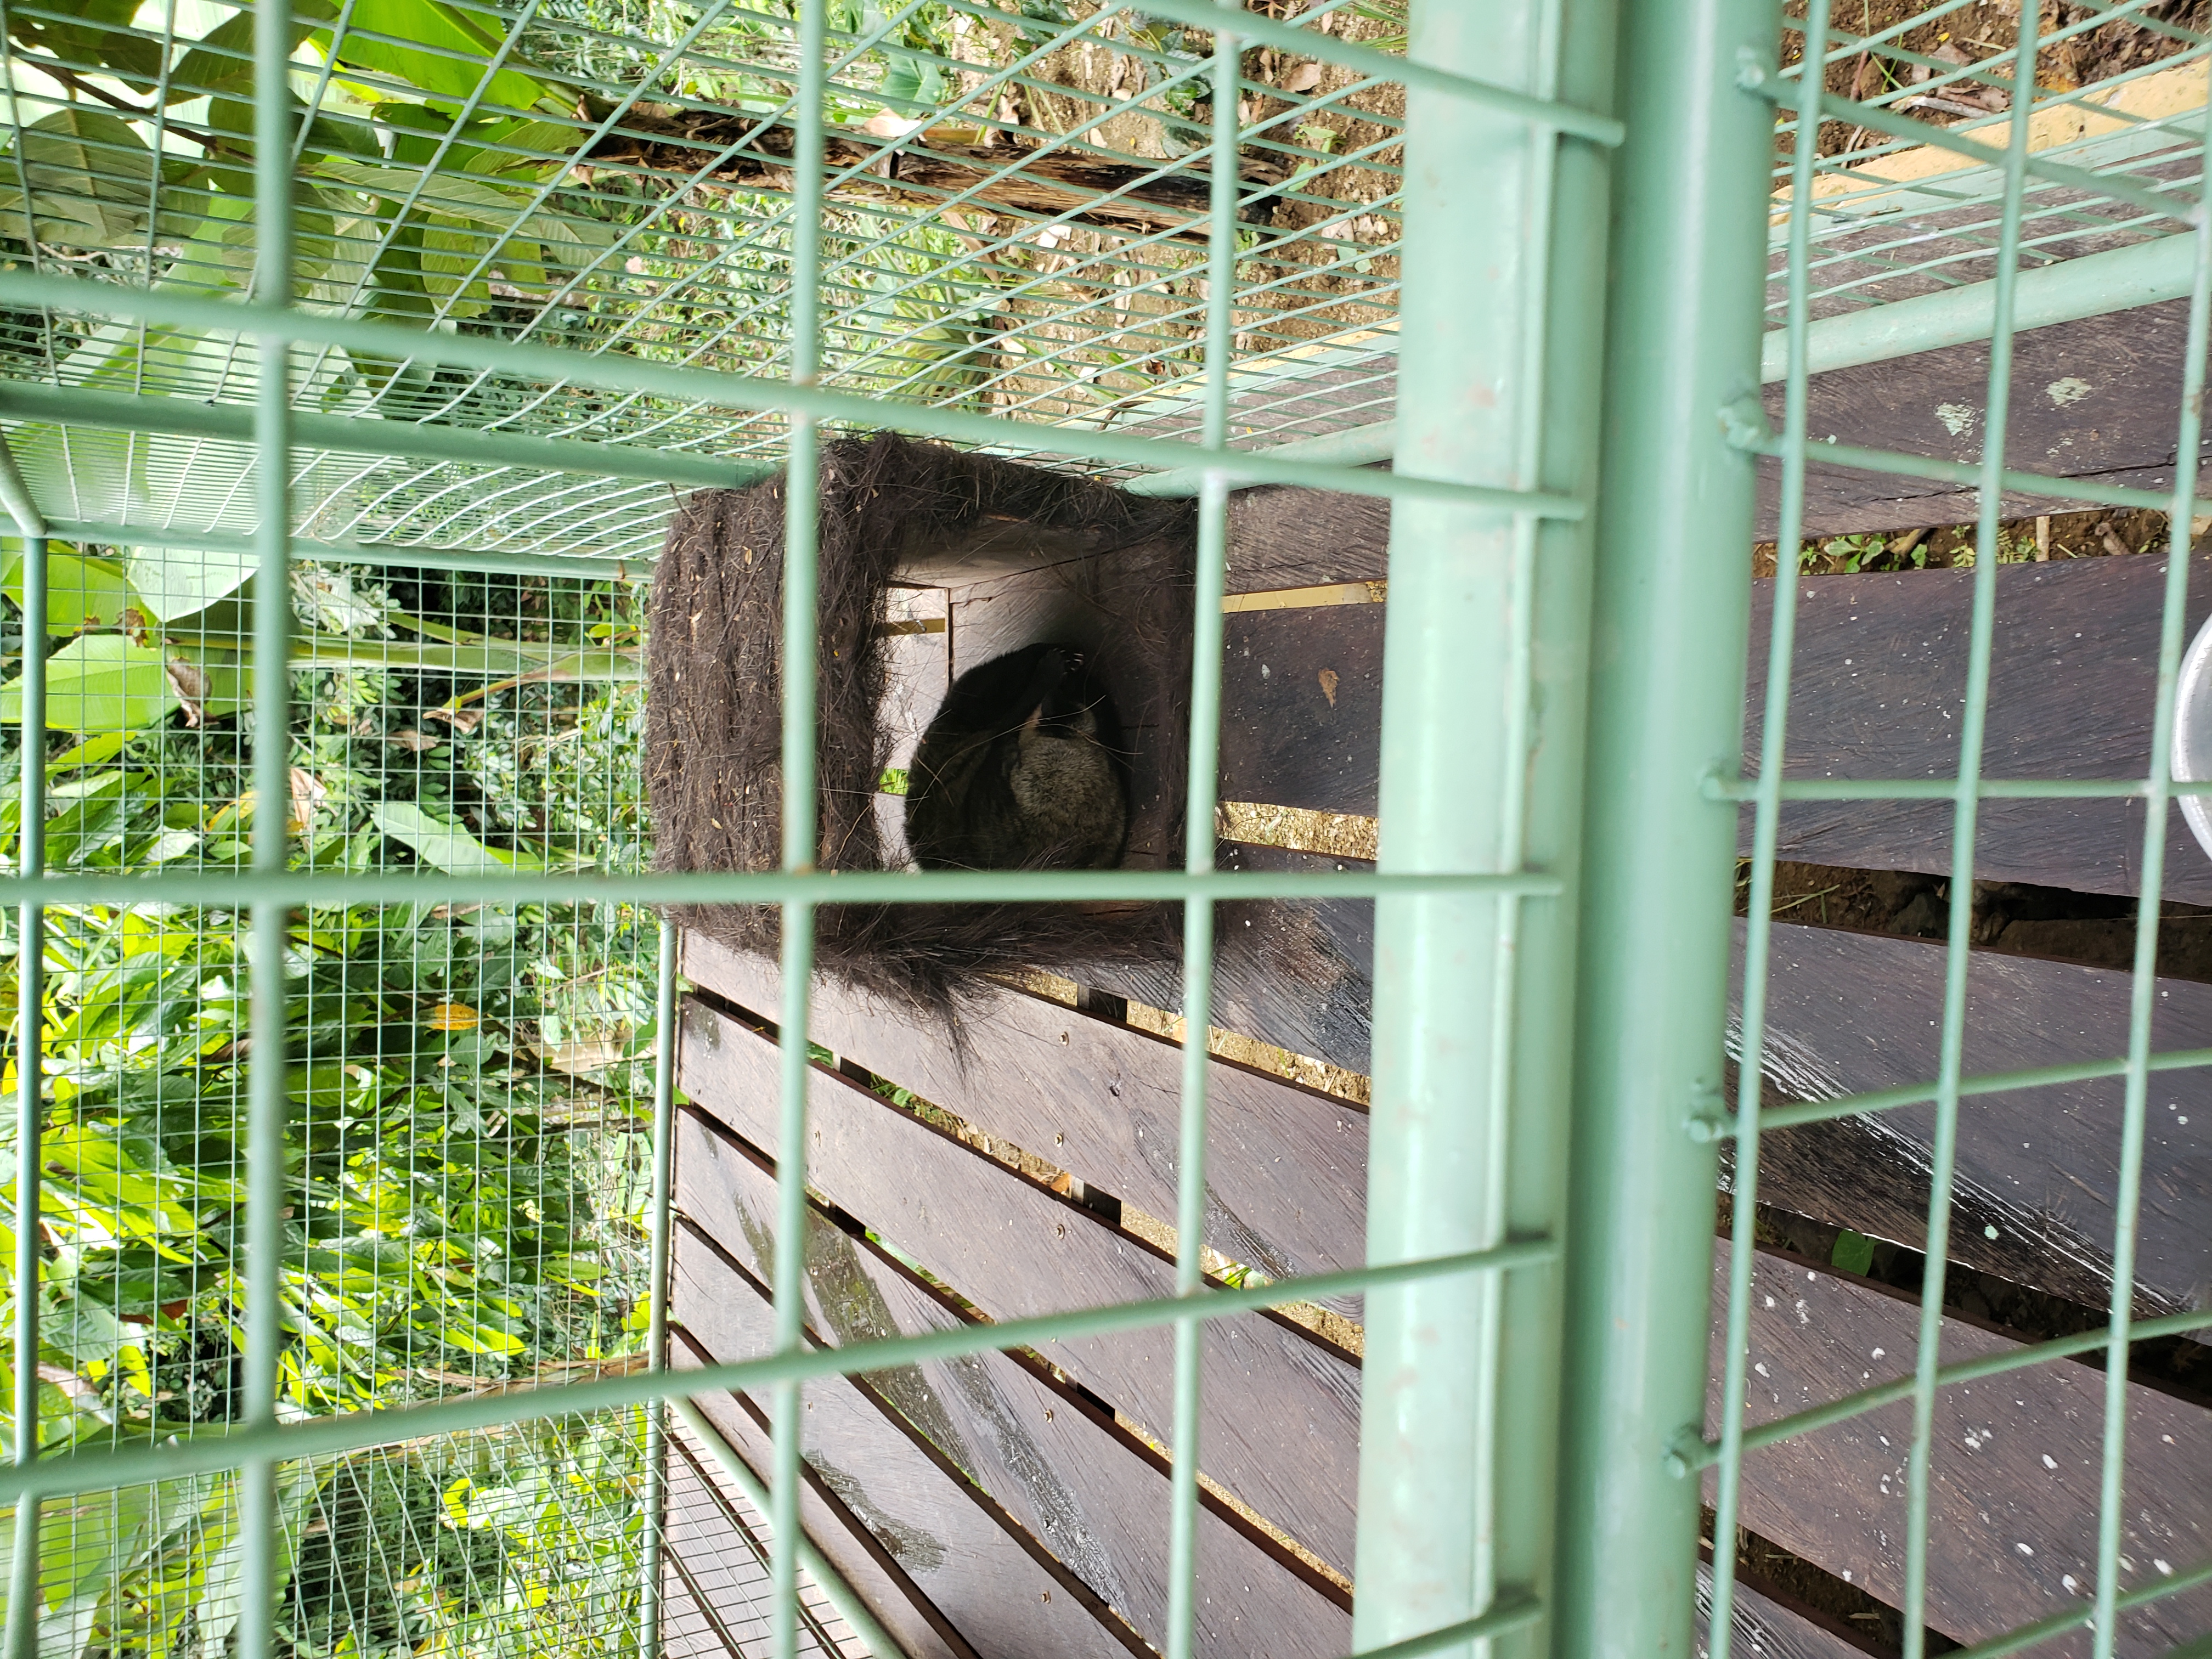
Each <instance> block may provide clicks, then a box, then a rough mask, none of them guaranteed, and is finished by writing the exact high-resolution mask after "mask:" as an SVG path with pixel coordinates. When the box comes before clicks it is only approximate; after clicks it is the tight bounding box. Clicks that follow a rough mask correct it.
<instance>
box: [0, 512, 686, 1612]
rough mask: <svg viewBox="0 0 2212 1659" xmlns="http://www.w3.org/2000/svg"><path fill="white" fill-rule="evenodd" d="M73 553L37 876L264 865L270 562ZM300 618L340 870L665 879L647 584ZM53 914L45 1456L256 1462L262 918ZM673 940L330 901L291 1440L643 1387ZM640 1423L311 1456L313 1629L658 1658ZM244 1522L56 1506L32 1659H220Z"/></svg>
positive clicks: (53, 673)
mask: <svg viewBox="0 0 2212 1659" xmlns="http://www.w3.org/2000/svg"><path fill="white" fill-rule="evenodd" d="M22 565H23V555H22V553H21V550H20V549H19V550H17V552H16V554H15V563H14V564H13V565H11V567H10V568H11V569H12V570H15V572H16V573H17V576H16V586H15V588H14V589H13V590H12V591H13V592H14V593H15V596H16V597H17V599H18V600H19V601H20V599H21V594H22V586H21V568H22ZM46 567H47V587H46V601H47V603H46V621H47V626H48V628H49V629H50V631H51V636H52V649H51V650H50V652H49V653H48V655H47V657H46V680H47V683H46V693H47V697H46V714H47V720H48V726H49V735H48V737H47V738H46V744H45V754H46V780H47V782H46V804H47V809H48V816H47V817H46V821H45V823H44V827H43V832H42V834H41V833H40V832H38V831H33V832H32V833H33V835H37V836H39V838H40V843H41V845H40V852H41V853H42V854H43V859H44V862H45V865H46V868H47V869H48V870H49V871H50V872H57V873H59V872H82V873H89V872H112V873H115V874H119V875H137V874H143V873H150V872H166V873H176V872H185V871H194V872H220V871H231V870H236V869H238V868H239V867H240V865H241V864H242V863H244V862H245V861H246V860H247V858H248V857H249V846H248V842H249V841H250V838H251V836H252V825H253V820H254V817H255V811H256V805H257V798H256V793H255V788H254V780H253V777H252V770H251V768H252V755H251V752H250V750H251V747H252V730H251V720H250V716H248V715H245V714H241V710H242V708H246V706H247V705H249V704H250V701H251V699H252V695H253V688H252V675H251V670H250V667H249V666H247V665H246V662H245V660H244V659H245V658H246V649H245V647H246V646H247V645H248V644H249V642H250V636H251V632H252V616H251V611H252V605H254V603H255V601H256V596H255V595H254V594H253V592H252V590H251V589H250V588H248V587H244V586H241V579H242V578H243V577H244V576H245V574H246V570H245V569H243V568H241V565H240V562H239V561H235V560H222V559H220V558H216V557H211V556H201V555H199V554H182V553H178V552H174V551H172V550H158V549H157V550H148V549H143V548H138V549H127V550H125V549H108V548H95V547H93V546H90V545H85V544H64V543H60V542H55V543H52V544H50V545H49V546H48V548H47V550H46ZM288 597H289V599H290V602H291V606H292V610H293V613H294V619H295V633H294V637H293V641H292V647H291V670H292V689H293V694H294V695H293V703H292V716H291V719H290V720H289V742H288V745H287V747H288V750H289V755H288V765H287V768H286V771H285V778H286V793H285V795H284V797H283V800H282V810H283V811H285V812H286V813H287V815H288V817H289V824H288V829H289V833H290V835H291V836H292V837H293V838H294V845H295V849H296V851H295V856H296V858H297V859H298V860H299V862H300V864H301V866H303V867H306V868H307V869H310V870H325V871H356V872H368V871H377V870H393V871H398V870H406V869H414V870H422V871H426V872H447V873H466V872H472V871H478V870H486V869H490V870H502V871H503V870H508V869H520V870H529V869H538V868H549V867H550V868H571V867H596V868H603V869H607V870H616V871H619V870H623V869H634V868H636V867H638V866H639V865H640V863H641V860H642V858H643V856H644V853H645V848H646V830H645V825H644V823H643V822H642V813H641V799H640V789H639V785H638V781H637V774H636V771H635V767H634V766H633V765H631V764H629V763H628V761H627V758H626V757H628V756H629V754H630V753H631V752H632V751H633V750H634V749H635V740H636V730H637V724H638V720H639V718H640V713H641V695H640V689H639V687H638V686H637V684H635V667H634V659H635V639H636V617H635V599H634V596H633V594H632V592H631V590H630V589H629V587H627V586H623V585H622V584H619V583H614V582H597V583H592V582H581V581H575V580H546V579H544V578H531V577H523V578H516V577H511V576H501V575H497V574H492V575H484V574H471V573H466V572H449V571H439V570H411V569H406V568H398V567H391V566H385V567H379V568H365V567H356V568H350V569H349V568H342V567H337V566H317V565H305V564H302V565H299V566H295V568H294V571H293V573H292V586H291V592H290V593H289V596H288ZM9 689H10V692H11V694H12V695H14V696H15V697H16V699H17V706H16V707H15V708H11V709H10V711H9V712H10V714H12V715H13V716H14V717H15V719H16V720H18V721H20V720H21V717H22V716H21V707H20V703H21V689H20V685H17V686H11V687H10V688H9ZM9 764H10V769H11V772H12V773H15V774H17V775H20V771H21V765H22V759H21V750H18V751H17V752H16V754H15V757H12V758H11V760H10V763H9ZM8 811H9V825H8V834H9V842H10V844H11V846H12V845H15V844H16V842H17V837H18V835H19V832H20V831H21V816H20V802H19V801H18V800H16V799H14V798H12V797H11V799H10V802H9V808H8ZM15 920H16V919H15V915H14V914H13V913H10V916H9V934H8V949H9V951H11V952H15V951H20V950H21V932H20V929H19V928H18V927H16V926H15ZM40 933H41V941H40V942H41V947H42V952H43V957H44V961H45V967H46V972H45V976H44V996H43V1014H42V1024H43V1027H44V1034H43V1042H42V1054H41V1069H42V1072H43V1075H44V1088H43V1095H44V1113H45V1115H44V1122H43V1125H42V1131H43V1133H42V1136H41V1141H40V1158H41V1166H42V1169H43V1171H44V1174H45V1183H44V1192H43V1194H42V1213H41V1217H40V1236H41V1237H42V1239H43V1241H44V1244H45V1255H46V1261H45V1264H44V1267H43V1270H42V1272H41V1274H40V1284H39V1286H38V1289H37V1291H36V1292H35V1296H36V1306H37V1309H38V1315H39V1330H40V1349H39V1353H38V1356H37V1361H36V1365H37V1370H36V1377H37V1392H36V1396H35V1397H36V1400H37V1402H38V1422H39V1434H40V1444H41V1445H42V1447H43V1448H44V1449H45V1450H46V1455H57V1454H61V1453H65V1452H68V1451H70V1450H81V1449H88V1448H92V1447H96V1446H121V1445H129V1444H141V1445H143V1444H146V1443H166V1442H167V1441H169V1440H170V1439H171V1437H181V1438H185V1439H190V1438H192V1437H197V1436H203V1435H205V1434H207V1433H210V1432H211V1431H220V1430H221V1429H222V1427H223V1426H224V1425H229V1424H234V1423H236V1422H237V1421H239V1420H240V1418H241V1417H242V1416H243V1415H245V1411H244V1407H243V1403H242V1398H241V1392H242V1389H243V1387H244V1385H245V1382H246V1378H245V1375H244V1372H243V1370H242V1368H241V1365H240V1347H241V1345H242V1342H243V1340H244V1329H243V1319H244V1313H245V1304H246V1300H247V1296H248V1291H247V1286H246V1276H245V1263H244V1260H243V1258H244V1256H245V1255H246V1249H245V1240H244V1237H243V1232H242V1229H243V1216H242V1213H241V1210H242V1200H244V1199H245V1197H246V1184H247V1181H246V1163H247V1148H246V1141H247V1139H248V1134H249V1129H248V1123H247V1119H248V1116H249V1113H250V1103H249V1099H248V1084H247V1073H248V1069H249V1067H250V1066H251V1065H252V1054H253V1048H254V1042H253V1033H252V1030H251V1023H250V1020H249V1018H248V1013H247V1007H248V999H247V992H248V987H249V982H250V980H251V978H252V971H253V941H252V938H251V936H250V933H249V932H248V930H247V927H246V917H245V915H243V914H242V913H240V911H238V910H236V909H211V908H199V907H185V906H179V905H155V906H144V905H138V906H129V907H124V908H115V907H113V906H102V905H85V906H62V905H55V906H49V907H47V908H46V909H45V911H44V913H43V915H42V917H41V919H40ZM656 933H657V928H656V924H655V922H654V920H653V917H652V915H650V913H649V912H647V911H645V910H643V909H641V908H636V907H634V906H630V905H627V904H623V903H620V902H606V903H599V904H587V905H583V906H573V905H522V906H513V905H497V904H482V903H473V902H466V901H463V900H456V901H454V902H441V903H435V904H432V903H424V904H419V905H401V906H381V905H374V904H364V905H357V906H347V905H343V904H334V905H327V906H325V905H310V906H308V907H307V908H303V909H301V910H299V911H296V912H295V913H294V914H293V916H292V919H291V922H290V925H289V927H288V928H287V930H286V933H285V935H284V939H283V951H284V972H285V980H286V984H287V989H288V998H287V1007H286V1012H285V1019H286V1024H287V1028H288V1044H287V1051H286V1053H285V1056H284V1060H285V1067H286V1071H285V1077H284V1127H283V1158H284V1160H285V1164H286V1166H287V1169H288V1172H289V1173H288V1189H287V1193H286V1200H285V1202H286V1213H285V1221H286V1224H287V1225H286V1255H285V1261H284V1265H283V1273H282V1279H281V1286H282V1288H281V1291H280V1294H281V1295H282V1296H283V1300H284V1307H285V1316H286V1327H287V1336H288V1340H287V1343H286V1347H285V1352H284V1355H283V1359H282V1361H281V1363H280V1366H279V1378H278V1384H277V1386H278V1391H279V1401H280V1405H279V1411H280V1413H282V1414H283V1415H285V1416H287V1417H290V1418H294V1419H299V1418H304V1417H307V1416H312V1415H316V1414H322V1413H331V1412H338V1411H347V1410H357V1409H361V1408H363V1407H393V1406H398V1405H402V1404H404V1403H406V1402H409V1401H423V1400H430V1399H437V1398H441V1397H449V1396H453V1395H468V1394H472V1393H481V1392H483V1391H484V1390H486V1389H490V1390H493V1391H497V1390H501V1389H509V1388H513V1387H516V1386H520V1385H524V1384H529V1383H560V1382H563V1381H568V1380H574V1379H579V1378H587V1377H591V1376H600V1375H607V1374H617V1375H618V1374H622V1373H623V1372H626V1371H628V1370H632V1369H635V1367H636V1365H637V1364H639V1363H640V1358H641V1351H642V1348H643V1346H644V1342H645V1337H646V1325H647V1319H646V1314H647V1292H648V1280H649V1274H648V1270H647V1268H648V1264H647V1250H646V1243H647V1233H648V1231H649V1230H650V1229H649V1221H648V1217H647V1208H648V1204H649V1200H650V1194H651V1189H652V1182H651V1159H650V1131H651V1127H652V1113H653V1108H652V1092H653V1075H652V1073H653V1066H652V1058H651V1049H652V1044H653V1012H654V972H655V970H654V957H655V937H656ZM19 1079H20V1073H18V1072H17V1071H14V1070H11V1072H10V1073H9V1082H10V1085H11V1086H17V1085H18V1084H19ZM644 1432H645V1431H644V1426H643V1419H642V1417H641V1415H639V1413H636V1412H635V1411H634V1410H633V1411H627V1412H616V1413H603V1414H598V1415H582V1414H580V1415H578V1416H577V1417H574V1418H573V1419H560V1420H556V1421H555V1422H552V1423H547V1424H539V1425H522V1426H521V1427H520V1428H518V1429H515V1430H512V1431H509V1430H495V1431H487V1432H485V1433H482V1434H477V1435H475V1436H467V1437H441V1438H433V1439H429V1440H424V1441H417V1442H413V1443H408V1444H406V1445H403V1446H398V1447H392V1448H384V1449H373V1450H370V1451H366V1452H363V1453H361V1454H357V1455H353V1456H350V1457H344V1458H337V1459H331V1460H327V1461H325V1462H307V1463H301V1464H298V1465H288V1466H287V1471H288V1472H287V1473H286V1474H284V1475H283V1478H282V1479H281V1480H280V1481H279V1487H278V1492H279V1512H280V1518H281V1519H282V1522H283V1526H284V1528H286V1529H287V1531H286V1534H285V1536H286V1538H287V1542H286V1544H285V1546H284V1555H283V1559H284V1562H285V1564H286V1567H285V1571H286V1572H287V1573H288V1574H289V1578H288V1581H287V1583H288V1587H287V1588H286V1589H284V1591H283V1594H284V1595H285V1597H286V1600H285V1602H284V1607H283V1611H282V1612H281V1613H279V1615H278V1621H277V1622H278V1628H279V1630H280V1631H281V1632H282V1635H283V1640H285V1641H287V1642H289V1643H290V1644H293V1648H294V1650H295V1651H300V1652H321V1651H329V1652H339V1651H343V1652H361V1653H369V1652H396V1651H402V1650H404V1651H416V1650H421V1647H422V1644H424V1643H425V1642H438V1643H444V1644H447V1645H448V1647H449V1648H450V1650H454V1651H483V1652H487V1653H489V1652H494V1651H501V1652H507V1651H512V1652H516V1653H525V1652H535V1651H544V1650H545V1649H546V1648H547V1647H548V1646H549V1645H551V1644H555V1643H556V1642H557V1643H559V1644H562V1645H574V1646H577V1647H579V1648H580V1649H583V1650H601V1649H603V1650H606V1651H616V1650H626V1649H627V1647H629V1646H630V1645H634V1643H635V1637H634V1635H628V1636H626V1635H625V1634H624V1632H626V1631H634V1629H635V1623H636V1619H637V1611H636V1601H637V1583H638V1580H639V1575H640V1572H641V1557H640V1547H641V1546H640V1541H639V1537H638V1532H637V1518H638V1514H639V1510H640V1507H641V1503H642V1502H643V1498H644V1495H645V1492H644V1484H643V1477H642V1471H643V1468H644V1467H645V1458H646V1449H645V1444H644ZM239 1504H240V1499H239V1495H238V1492H237V1487H236V1481H235V1480H234V1479H233V1478H232V1477H229V1476H222V1475H217V1476H208V1477H204V1478H200V1479H197V1480H189V1481H185V1482H181V1483H175V1484H168V1485H159V1486H151V1487H146V1488H139V1489H132V1490H130V1491H127V1492H124V1493H122V1494H120V1495H118V1497H116V1498H114V1499H113V1500H112V1502H110V1501H109V1500H108V1499H107V1498H105V1497H103V1498H101V1499H100V1501H99V1502H98V1503H90V1502H88V1503H87V1504H80V1505H77V1506H76V1507H75V1508H74V1509H71V1508H68V1507H66V1506H56V1508H55V1509H54V1510H52V1511H50V1512H49V1514H48V1516H46V1520H45V1524H44V1526H43V1527H42V1528H41V1531H40V1552H41V1561H42V1567H43V1578H44V1586H43V1588H44V1601H45V1607H44V1609H43V1611H42V1613H41V1615H40V1624H39V1629H40V1642H41V1644H42V1646H41V1651H54V1652H62V1651H67V1652H70V1653H78V1652H82V1651H87V1650H95V1649H96V1650H103V1651H115V1652H143V1653H163V1654H167V1653H195V1652H208V1653H212V1652H217V1651H221V1650H223V1647H224V1644H225V1643H226V1642H228V1641H229V1640H230V1635H229V1632H231V1631H232V1629H233V1628H234V1626H235V1625H236V1622H237V1620H238V1619H239V1618H240V1608H239V1605H238V1597H239V1595H240V1577H239V1575H240V1551H241V1549H242V1547H243V1545H242V1542H241V1536H240V1515H239ZM592 1644H599V1648H593V1647H592Z"/></svg>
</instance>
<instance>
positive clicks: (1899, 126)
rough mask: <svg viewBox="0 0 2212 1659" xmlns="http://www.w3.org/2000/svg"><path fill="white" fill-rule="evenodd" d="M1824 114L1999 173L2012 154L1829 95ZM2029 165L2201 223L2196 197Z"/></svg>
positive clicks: (2083, 171)
mask: <svg viewBox="0 0 2212 1659" xmlns="http://www.w3.org/2000/svg"><path fill="white" fill-rule="evenodd" d="M2031 102H2032V100H2018V101H2017V102H2016V103H2015V108H2014V111H2013V112H2014V114H2015V116H2021V118H2026V116H2025V115H2022V112H2026V113H2027V115H2033V109H2032V108H2031V107H2030V104H2031ZM1820 113H1821V114H1822V115H1824V116H1826V117H1827V118H1829V119H1831V120H1836V121H1849V122H1850V123H1851V124H1852V125H1855V126H1862V127H1865V128H1868V129H1869V131H1875V132H1880V133H1884V134H1887V136H1888V137H1892V138H1902V139H1905V141H1906V142H1907V143H1916V144H1932V145H1934V146H1935V147H1936V149H1948V150H1950V151H1951V152H1953V153H1954V155H1964V156H1967V157H1970V158H1971V159H1972V160H1974V161H1979V162H1980V163H1982V164H1983V165H1984V167H1991V168H1995V169H1996V170H1998V171H2000V172H2002V170H2003V169H2004V167H2005V165H2006V163H2005V157H2006V155H2008V151H2006V150H2001V149H1990V147H1989V146H1988V145H1987V144H1984V143H1977V142H1976V141H1975V140H1973V139H1972V138H1969V137H1966V135H1965V134H1963V133H1960V132H1958V131H1954V130H1953V129H1952V128H1949V127H1939V126H1935V125H1931V124H1929V122H1926V121H1916V120H1914V119H1913V118H1911V116H1909V115H1899V114H1898V113H1897V112H1895V111H1893V110H1887V109H1883V108H1882V107H1881V106H1879V105H1875V104H1863V103H1854V102H1853V101H1852V100H1850V99H1848V98H1838V97H1836V96H1834V95H1833V94H1826V95H1824V96H1823V97H1822V98H1821V100H1820ZM2026 161H2027V171H2028V172H2030V173H2033V174H2034V175H2035V176H2036V177H2037V178H2039V179H2042V180H2043V181H2044V182H2045V184H2052V185H2064V186H2065V187H2066V188H2067V189H2069V190H2078V191H2083V192H2085V193H2086V194H2087V196H2088V197H2089V198H2090V199H2091V200H2092V201H2115V202H2127V203H2130V204H2133V205H2134V206H2136V207H2139V208H2142V209H2145V210H2148V211H2149V212H2152V213H2156V214H2160V215H2163V216H2166V217H2167V218H2170V219H2178V220H2179V221H2180V222H2182V223H2184V224H2194V223H2196V222H2197V214H2198V212H2199V211H2200V209H2199V207H2198V204H2197V198H2196V197H2191V196H2181V195H2168V194H2166V192H2164V191H2156V190H2147V189H2145V188H2144V187H2143V186H2142V185H2136V184H2130V183H2129V182H2128V181H2127V180H2126V179H2118V178H2115V177H2113V176H2112V174H2111V173H2092V172H2090V171H2088V170H2087V168H2083V167H2068V166H2067V165H2066V164H2065V163H2064V162H2063V161H2045V160H2044V159H2043V158H2042V157H2040V156H2037V155H2029V156H2027V158H2026Z"/></svg>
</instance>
